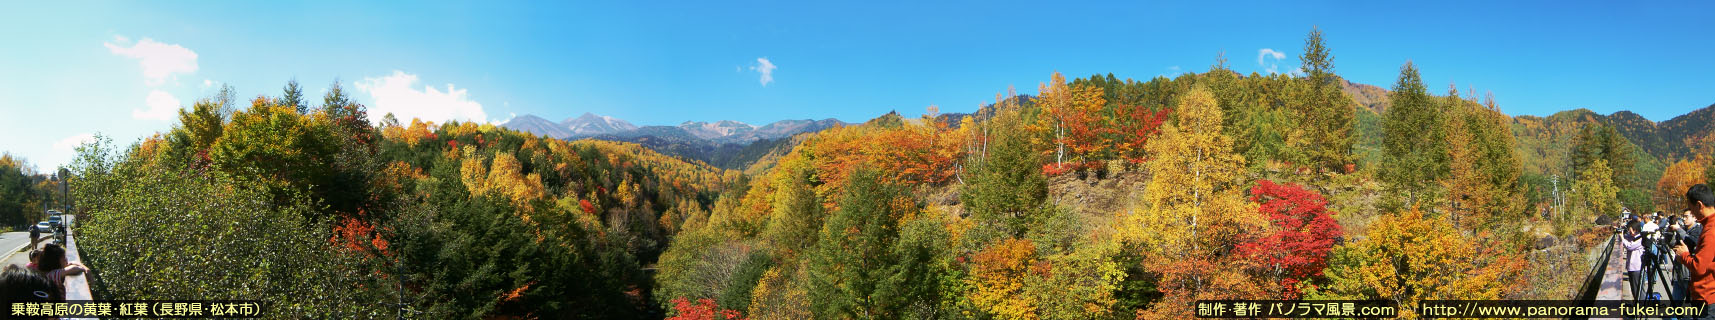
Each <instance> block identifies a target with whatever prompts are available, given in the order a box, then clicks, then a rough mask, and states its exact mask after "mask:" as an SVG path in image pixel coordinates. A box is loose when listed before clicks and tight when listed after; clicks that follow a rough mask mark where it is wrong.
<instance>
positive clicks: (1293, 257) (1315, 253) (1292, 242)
mask: <svg viewBox="0 0 1715 320" xmlns="http://www.w3.org/2000/svg"><path fill="white" fill-rule="evenodd" d="M1251 201H1255V202H1257V203H1258V204H1259V206H1258V207H1257V210H1258V211H1260V212H1262V213H1264V214H1267V215H1268V218H1269V222H1270V223H1271V224H1272V225H1273V226H1274V227H1273V228H1272V230H1273V231H1271V232H1270V233H1268V234H1264V235H1261V236H1260V237H1257V238H1254V239H1251V240H1250V241H1247V242H1245V243H1241V244H1239V245H1238V248H1237V250H1238V252H1239V254H1240V256H1241V257H1245V258H1248V259H1251V260H1252V261H1255V262H1257V263H1259V264H1260V265H1263V266H1270V267H1271V268H1270V269H1271V270H1267V271H1268V272H1266V273H1270V274H1272V276H1273V277H1274V278H1277V279H1279V281H1280V285H1281V286H1282V292H1281V295H1282V298H1285V299H1296V298H1298V295H1299V292H1298V283H1299V282H1302V281H1304V280H1305V279H1309V278H1311V277H1319V276H1321V275H1322V269H1324V268H1327V267H1328V253H1329V252H1331V251H1333V249H1334V242H1335V240H1336V239H1337V238H1339V237H1340V236H1341V235H1342V234H1343V231H1342V230H1341V228H1340V225H1339V224H1338V223H1336V222H1334V218H1333V217H1332V216H1331V215H1332V212H1329V211H1328V209H1327V205H1328V202H1327V201H1326V200H1324V199H1323V198H1322V195H1321V194H1318V193H1316V192H1313V191H1309V190H1305V189H1304V187H1303V186H1300V185H1298V184H1293V183H1287V184H1277V183H1274V182H1273V181H1269V180H1261V181H1258V182H1257V186H1256V187H1255V188H1251Z"/></svg>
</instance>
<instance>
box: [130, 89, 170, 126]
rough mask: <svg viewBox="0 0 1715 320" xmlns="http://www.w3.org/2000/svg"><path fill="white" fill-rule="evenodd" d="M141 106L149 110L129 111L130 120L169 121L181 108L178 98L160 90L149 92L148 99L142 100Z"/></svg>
mask: <svg viewBox="0 0 1715 320" xmlns="http://www.w3.org/2000/svg"><path fill="white" fill-rule="evenodd" d="M143 105H144V106H148V107H149V108H148V109H131V117H132V118H137V119H144V120H149V119H154V120H161V121H170V120H172V119H173V116H176V115H178V114H179V108H181V107H180V102H179V98H176V97H173V94H171V93H167V92H166V91H161V90H151V91H149V97H148V98H145V99H143Z"/></svg>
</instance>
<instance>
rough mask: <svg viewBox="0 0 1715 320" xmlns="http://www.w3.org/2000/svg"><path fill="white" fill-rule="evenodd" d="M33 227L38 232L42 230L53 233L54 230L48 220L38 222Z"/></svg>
mask: <svg viewBox="0 0 1715 320" xmlns="http://www.w3.org/2000/svg"><path fill="white" fill-rule="evenodd" d="M31 228H35V229H31V230H32V231H37V232H41V233H53V232H54V227H53V226H51V225H48V222H47V221H42V222H37V223H36V225H35V226H33V227H31Z"/></svg>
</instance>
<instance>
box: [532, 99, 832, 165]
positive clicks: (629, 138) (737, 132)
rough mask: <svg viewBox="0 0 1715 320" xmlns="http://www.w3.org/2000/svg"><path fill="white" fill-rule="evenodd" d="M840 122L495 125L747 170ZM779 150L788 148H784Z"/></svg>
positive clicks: (598, 120)
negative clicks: (639, 147)
mask: <svg viewBox="0 0 1715 320" xmlns="http://www.w3.org/2000/svg"><path fill="white" fill-rule="evenodd" d="M846 124H847V123H845V122H842V121H840V120H837V119H833V118H828V119H822V120H811V119H803V120H781V121H776V122H774V123H770V124H767V125H763V126H756V125H751V124H746V123H743V122H739V121H733V120H721V121H715V122H702V121H686V122H684V123H680V124H679V125H677V126H637V125H633V124H631V123H630V122H627V121H625V120H623V119H619V118H614V117H609V116H601V115H596V114H592V113H587V112H586V113H584V114H583V115H581V116H578V117H575V118H567V119H566V120H563V121H560V122H553V121H550V120H548V119H543V118H542V117H538V116H535V115H529V114H525V115H520V116H516V117H513V118H512V120H508V121H506V123H504V124H501V125H500V126H501V127H505V128H508V129H513V130H519V131H524V132H529V133H533V134H538V135H544V136H548V137H550V138H556V139H566V140H577V139H596V140H608V141H621V142H632V143H637V144H641V145H643V146H644V147H648V148H650V149H652V150H655V151H657V152H661V153H664V154H668V155H673V156H677V157H681V158H685V159H690V160H697V161H702V162H704V163H708V164H710V165H714V166H717V167H722V168H728V169H741V168H744V167H746V166H749V164H750V163H751V162H754V161H755V158H759V157H761V156H762V155H764V154H766V153H767V152H768V151H770V150H772V149H774V148H777V147H780V146H781V145H782V144H785V143H787V142H789V141H791V140H792V139H790V138H791V137H792V136H793V135H796V134H799V133H805V132H816V131H821V130H823V129H827V128H832V127H834V126H837V125H846ZM785 147H787V148H790V146H789V145H788V146H785ZM753 156H754V157H753Z"/></svg>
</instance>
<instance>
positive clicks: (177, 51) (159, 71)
mask: <svg viewBox="0 0 1715 320" xmlns="http://www.w3.org/2000/svg"><path fill="white" fill-rule="evenodd" d="M113 40H116V42H108V43H103V44H102V45H105V46H107V51H108V52H112V53H113V54H116V55H120V56H124V57H128V58H133V59H137V63H138V64H140V65H142V67H143V78H144V79H146V80H148V83H149V85H159V84H161V83H162V82H163V81H166V80H167V79H168V78H173V74H177V73H185V74H189V73H193V72H196V71H197V53H196V52H191V50H190V49H185V47H182V46H179V45H176V44H165V43H160V42H156V41H155V39H149V38H143V40H139V41H137V43H135V44H132V45H131V46H129V47H126V46H124V45H123V44H124V43H125V42H128V41H124V40H129V39H126V38H125V37H123V36H114V38H113Z"/></svg>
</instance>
